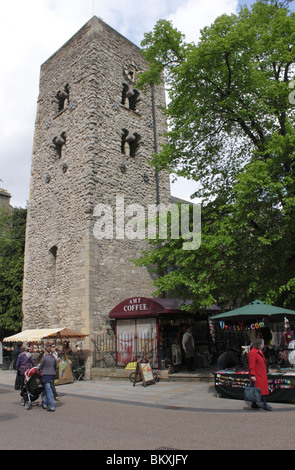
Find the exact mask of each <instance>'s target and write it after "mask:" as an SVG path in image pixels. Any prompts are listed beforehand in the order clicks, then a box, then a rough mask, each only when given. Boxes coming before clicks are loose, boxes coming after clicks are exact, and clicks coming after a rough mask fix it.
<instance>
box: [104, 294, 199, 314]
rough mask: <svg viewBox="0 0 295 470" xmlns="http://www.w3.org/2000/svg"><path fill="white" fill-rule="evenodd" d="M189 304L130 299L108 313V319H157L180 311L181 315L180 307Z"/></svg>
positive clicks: (140, 298) (176, 301)
mask: <svg viewBox="0 0 295 470" xmlns="http://www.w3.org/2000/svg"><path fill="white" fill-rule="evenodd" d="M191 303H192V301H191V300H181V299H162V298H149V297H131V298H129V299H126V300H123V302H120V303H119V304H118V305H116V307H114V308H113V309H112V310H111V311H110V313H109V317H110V318H113V319H118V318H122V319H123V318H135V317H137V318H138V317H157V316H159V315H167V314H176V313H180V311H181V312H182V313H183V310H181V306H182V305H190V304H191Z"/></svg>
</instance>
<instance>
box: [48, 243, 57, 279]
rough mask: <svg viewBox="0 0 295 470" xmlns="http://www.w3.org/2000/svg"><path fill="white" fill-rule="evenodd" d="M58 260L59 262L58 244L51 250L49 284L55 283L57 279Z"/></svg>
mask: <svg viewBox="0 0 295 470" xmlns="http://www.w3.org/2000/svg"><path fill="white" fill-rule="evenodd" d="M56 262H57V246H56V245H54V246H53V247H51V248H50V250H49V266H48V268H49V269H48V273H49V285H51V286H52V285H54V284H55V279H56Z"/></svg>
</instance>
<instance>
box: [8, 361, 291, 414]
mask: <svg viewBox="0 0 295 470" xmlns="http://www.w3.org/2000/svg"><path fill="white" fill-rule="evenodd" d="M14 381H15V372H14V371H6V370H1V369H0V385H4V386H11V387H13V385H14ZM57 391H58V393H59V395H60V397H61V400H62V397H63V395H64V396H65V395H68V396H79V397H80V398H85V399H93V400H101V401H103V400H105V401H115V402H117V403H129V404H134V405H141V406H153V407H159V408H165V409H167V408H170V407H172V408H174V407H175V408H176V407H178V408H182V409H187V410H190V411H202V410H203V411H221V412H222V411H229V410H231V411H242V410H244V409H245V408H248V405H246V403H245V402H244V401H243V400H232V399H224V398H218V397H217V395H216V393H215V388H214V384H212V383H203V382H164V381H163V382H161V381H160V382H158V383H156V384H152V385H148V386H146V387H144V386H143V385H142V383H137V384H136V385H135V386H133V384H131V383H130V382H129V380H128V379H126V380H122V379H121V380H115V379H110V380H97V381H79V382H74V383H71V384H66V385H60V386H58V387H57ZM272 407H273V409H274V411H275V410H276V409H280V408H285V407H286V404H282V403H274V404H272ZM294 410H295V408H294ZM254 411H255V410H254Z"/></svg>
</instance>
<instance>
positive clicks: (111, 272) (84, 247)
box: [23, 17, 170, 334]
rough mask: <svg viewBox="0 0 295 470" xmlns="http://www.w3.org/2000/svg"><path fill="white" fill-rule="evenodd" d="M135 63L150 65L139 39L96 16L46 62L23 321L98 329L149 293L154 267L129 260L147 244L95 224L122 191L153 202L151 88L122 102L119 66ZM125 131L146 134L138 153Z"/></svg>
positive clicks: (165, 189) (163, 190)
mask: <svg viewBox="0 0 295 470" xmlns="http://www.w3.org/2000/svg"><path fill="white" fill-rule="evenodd" d="M133 62H135V64H136V66H137V67H138V69H140V70H144V69H145V68H146V64H145V62H144V60H143V58H142V56H141V53H140V50H139V48H138V47H137V46H135V45H134V44H132V43H131V42H129V41H128V40H127V39H125V38H124V37H123V36H121V35H120V34H119V33H117V32H116V31H114V30H113V29H112V28H110V27H109V26H107V25H106V24H105V23H103V22H102V21H101V20H99V19H98V18H96V17H94V18H92V19H91V20H90V21H89V22H88V23H87V24H86V25H85V26H84V27H83V28H82V29H81V30H80V31H79V32H78V33H77V34H76V35H75V36H73V38H71V39H70V40H69V41H68V42H67V43H66V44H65V45H64V46H63V47H62V48H61V49H59V50H58V51H57V52H56V53H55V54H54V55H53V56H52V57H51V58H49V59H48V60H47V61H46V62H45V63H44V64H43V65H42V67H41V75H40V95H39V99H38V111H37V118H36V124H35V139H34V148H33V156H32V172H31V188H30V198H29V205H28V222H27V238H26V253H25V277H24V295H23V311H24V325H23V326H24V328H34V327H46V326H49V327H54V326H68V327H71V328H73V329H78V330H81V331H84V332H86V333H90V334H91V333H93V332H99V331H101V330H102V329H105V328H107V326H108V313H109V311H110V310H111V309H112V308H113V307H114V306H115V305H116V304H117V303H119V302H120V301H122V300H123V299H124V298H128V297H131V296H133V295H134V296H151V295H152V292H153V287H152V278H151V276H150V274H149V273H148V272H147V270H146V269H145V268H141V269H139V268H135V267H134V265H133V264H132V263H131V262H130V259H132V258H133V259H134V258H136V257H137V256H138V255H139V254H140V252H141V251H142V249H144V248H145V247H146V246H147V245H146V242H145V241H140V240H127V239H126V238H124V239H122V240H118V239H116V238H114V239H112V240H106V239H97V238H96V237H95V236H94V232H93V229H94V225H95V223H96V221H97V217H96V209H95V208H96V207H97V204H99V203H104V204H108V205H109V206H111V207H112V208H113V210H114V216H115V207H116V197H118V196H121V197H124V200H125V207H127V206H128V205H129V204H131V203H138V204H141V205H142V206H144V207H146V208H147V206H148V204H155V203H156V180H155V170H154V169H153V168H152V167H151V166H150V165H149V164H148V163H147V159H148V158H149V157H150V155H151V154H152V153H153V151H154V138H153V125H152V122H153V115H152V100H151V93H147V94H143V93H140V96H139V98H140V101H139V102H138V104H137V106H136V111H134V110H133V109H130V108H129V107H128V100H126V103H125V104H122V91H123V88H124V86H125V89H127V88H126V86H127V87H128V90H129V92H130V93H131V94H132V93H133V92H134V89H136V83H133V82H132V81H130V80H128V78H127V77H126V74H125V75H124V73H123V72H124V65H125V66H126V67H127V68H128V65H130V64H131V66H132V64H133ZM125 72H126V70H125ZM127 94H128V92H127ZM155 100H156V104H157V105H164V91H163V89H162V87H157V88H156V90H155ZM61 107H62V108H63V109H60V108H61ZM156 121H157V129H158V133H159V134H160V133H162V132H163V130H164V126H165V122H164V118H163V116H162V113H161V111H160V110H159V109H157V111H156ZM124 129H125V130H124ZM126 131H128V132H129V134H128V137H130V136H131V137H134V133H135V134H136V135H140V140H139V145H138V148H137V150H136V153H135V155H134V156H129V155H128V153H127V152H125V153H123V150H124V148H123V144H122V136H123V135H124V133H125V134H126ZM160 143H161V137H160V138H159V144H160ZM159 182H160V201H161V203H164V204H168V203H169V201H170V189H169V188H170V185H169V175H168V174H167V173H163V174H160V176H159ZM126 222H127V219H125V221H124V223H125V224H126ZM115 229H116V220H114V230H115Z"/></svg>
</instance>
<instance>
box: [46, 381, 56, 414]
mask: <svg viewBox="0 0 295 470" xmlns="http://www.w3.org/2000/svg"><path fill="white" fill-rule="evenodd" d="M44 387H45V397H44V406H48V404H49V408H50V409H51V410H54V408H55V407H54V402H53V396H52V391H51V385H50V382H46V383H45V384H44Z"/></svg>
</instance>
